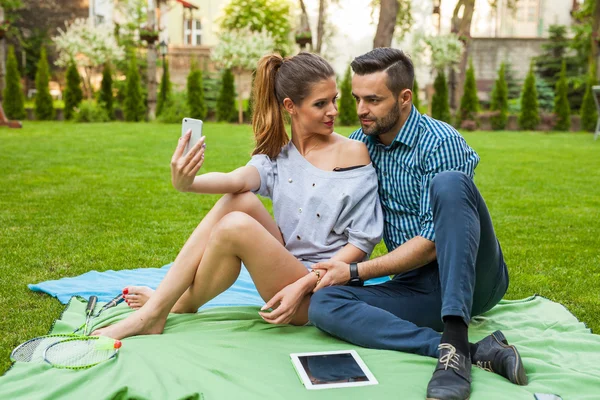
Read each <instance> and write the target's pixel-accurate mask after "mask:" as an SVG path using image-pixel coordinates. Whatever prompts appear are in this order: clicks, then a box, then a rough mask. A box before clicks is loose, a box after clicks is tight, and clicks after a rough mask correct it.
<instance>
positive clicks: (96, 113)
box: [74, 100, 110, 122]
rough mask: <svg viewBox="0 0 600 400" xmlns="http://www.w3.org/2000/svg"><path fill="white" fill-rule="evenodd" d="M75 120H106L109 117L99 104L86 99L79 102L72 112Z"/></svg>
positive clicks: (108, 119)
mask: <svg viewBox="0 0 600 400" xmlns="http://www.w3.org/2000/svg"><path fill="white" fill-rule="evenodd" d="M74 118H75V122H108V121H110V118H109V116H108V113H107V112H106V109H104V107H102V106H101V105H99V104H97V103H95V102H93V101H91V100H86V101H83V102H81V103H80V104H79V107H77V108H76V109H75V113H74Z"/></svg>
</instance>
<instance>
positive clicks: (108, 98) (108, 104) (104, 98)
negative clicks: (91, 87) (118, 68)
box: [98, 62, 115, 120]
mask: <svg viewBox="0 0 600 400" xmlns="http://www.w3.org/2000/svg"><path fill="white" fill-rule="evenodd" d="M112 87H113V81H112V71H111V68H110V63H108V62H107V63H105V64H104V68H103V69H102V84H101V86H100V95H99V97H98V101H99V102H100V106H101V107H103V108H104V109H105V110H106V114H107V115H108V117H109V118H110V119H111V120H112V119H114V118H115V117H114V116H115V113H114V110H113V91H112Z"/></svg>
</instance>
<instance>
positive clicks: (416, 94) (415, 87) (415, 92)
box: [412, 77, 421, 112]
mask: <svg viewBox="0 0 600 400" xmlns="http://www.w3.org/2000/svg"><path fill="white" fill-rule="evenodd" d="M412 92H413V97H412V103H413V106H415V107H416V108H417V110H418V111H419V112H421V100H420V99H419V84H418V83H417V77H415V79H414V82H413V89H412Z"/></svg>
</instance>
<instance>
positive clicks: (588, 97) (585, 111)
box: [579, 65, 598, 132]
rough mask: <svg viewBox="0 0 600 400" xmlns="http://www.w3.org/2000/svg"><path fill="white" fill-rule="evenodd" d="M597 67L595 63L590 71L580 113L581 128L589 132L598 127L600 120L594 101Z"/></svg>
mask: <svg viewBox="0 0 600 400" xmlns="http://www.w3.org/2000/svg"><path fill="white" fill-rule="evenodd" d="M595 72H596V68H595V66H594V65H592V67H591V68H590V72H589V73H588V81H587V84H586V87H585V95H584V96H583V103H582V105H581V110H580V111H579V115H580V116H581V129H582V130H584V131H588V132H593V131H594V130H595V129H596V124H597V121H598V111H597V110H596V102H595V101H594V93H593V92H592V86H594V85H595V84H596V78H595Z"/></svg>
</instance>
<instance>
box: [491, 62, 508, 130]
mask: <svg viewBox="0 0 600 400" xmlns="http://www.w3.org/2000/svg"><path fill="white" fill-rule="evenodd" d="M505 71H506V64H504V63H502V64H501V65H500V69H499V70H498V79H496V83H495V84H494V89H493V90H492V101H491V104H490V110H491V111H497V112H498V115H494V116H492V118H491V123H492V129H494V130H502V129H504V128H505V127H506V123H507V122H508V84H507V83H506V73H505Z"/></svg>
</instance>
